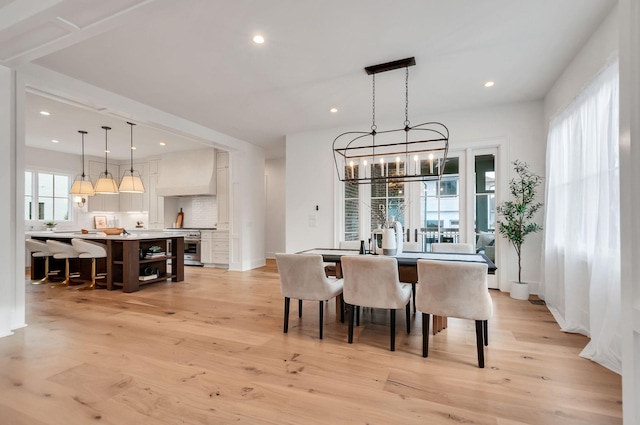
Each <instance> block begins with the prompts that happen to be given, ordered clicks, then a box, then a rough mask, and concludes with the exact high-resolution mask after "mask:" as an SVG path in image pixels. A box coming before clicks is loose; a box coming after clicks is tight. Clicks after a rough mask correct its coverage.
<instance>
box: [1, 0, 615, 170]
mask: <svg viewBox="0 0 640 425" xmlns="http://www.w3.org/2000/svg"><path fill="white" fill-rule="evenodd" d="M49 3H52V4H53V3H55V6H51V7H44V8H43V10H41V11H40V12H39V13H37V14H36V13H32V15H31V16H28V17H27V18H20V14H19V13H17V12H16V10H17V11H18V12H20V10H19V9H20V8H19V7H18V5H19V2H18V1H10V0H0V16H5V18H0V61H1V63H4V64H5V65H8V66H12V67H20V65H23V64H25V63H29V62H34V63H36V64H38V65H40V66H43V67H46V68H49V69H51V70H55V71H57V72H60V73H63V74H66V75H69V76H71V77H74V78H77V79H79V80H83V81H85V82H88V83H90V84H93V85H95V86H98V87H101V88H104V89H106V90H109V91H112V92H114V93H117V94H120V95H122V96H126V97H128V98H130V99H133V100H135V101H138V102H142V103H144V104H147V105H149V106H152V107H154V108H157V109H159V110H162V111H165V112H168V113H170V114H173V115H175V116H178V117H182V118H185V119H187V120H190V121H192V122H195V123H198V124H200V125H203V126H205V127H208V128H211V129H214V130H216V131H219V132H221V133H224V134H227V135H230V136H233V137H235V138H237V139H241V140H245V141H247V142H250V143H253V144H256V145H260V146H263V147H264V148H265V149H266V151H267V155H268V156H269V157H274V156H280V155H283V152H284V148H283V146H284V138H285V135H286V134H292V133H297V132H301V131H309V130H316V129H323V128H332V127H340V126H347V127H348V126H352V125H358V127H357V128H354V129H357V130H359V129H362V126H363V125H365V126H366V127H364V129H365V130H366V129H367V128H368V126H369V123H370V122H371V112H372V111H371V91H372V90H371V89H372V84H371V83H372V80H371V77H370V76H368V75H367V74H366V73H365V72H364V70H363V68H364V67H365V66H369V65H375V64H379V63H383V62H388V61H392V60H396V59H402V58H406V57H410V56H414V57H415V58H416V63H417V64H416V66H414V67H411V68H410V80H409V93H410V95H409V118H410V119H411V117H412V115H420V117H421V119H423V118H424V117H425V116H428V114H434V113H441V112H448V111H455V110H460V109H469V108H480V107H485V106H492V105H498V104H505V103H511V102H521V101H530V100H538V99H542V98H543V97H544V96H545V94H546V93H547V92H548V90H549V89H550V88H551V86H552V85H553V83H554V81H555V80H556V79H557V78H558V77H559V75H560V74H561V72H562V70H563V69H564V68H565V67H566V66H567V65H568V64H569V62H570V61H571V59H572V58H573V57H574V56H575V55H576V54H577V53H578V51H579V50H580V48H581V47H582V45H584V43H585V42H586V41H587V39H588V38H589V36H590V35H591V34H592V33H593V31H594V30H595V29H596V28H597V26H598V25H599V24H600V23H601V22H602V20H603V19H604V18H605V17H606V16H607V15H608V13H609V12H610V11H611V9H612V8H613V7H614V6H615V4H616V3H617V2H616V1H615V0H535V1H534V0H529V1H524V0H522V1H513V0H484V1H477V0H450V1H439V0H403V1H391V0H377V1H375V2H372V1H370V0H349V1H344V0H323V1H310V0H308V1H304V0H271V1H263V0H234V1H228V0H181V1H172V0H155V1H153V0H146V1H143V0H110V1H109V2H90V1H88V0H61V1H58V2H49ZM10 15H12V16H14V22H13V23H11V22H9V23H6V22H5V21H7V18H6V17H7V16H10ZM9 20H10V19H9ZM36 24H37V25H36ZM34 28H37V29H38V31H36V30H35V29H34ZM56 31H58V32H60V31H61V32H62V33H63V35H61V36H57V35H56V34H57V32H56ZM257 33H260V34H262V35H263V36H264V37H265V39H266V41H265V43H264V44H261V45H258V44H255V43H253V42H252V37H253V36H254V35H255V34H257ZM38 37H40V38H38ZM56 37H57V38H56ZM488 80H491V81H495V86H494V87H492V88H485V87H484V86H483V84H484V83H485V82H486V81H488ZM404 89H405V87H404V72H403V71H393V72H387V73H383V74H378V75H377V77H376V118H377V119H378V120H379V121H384V120H398V123H399V126H400V125H401V124H402V122H403V121H404V94H405V91H404ZM36 98H38V96H29V98H28V99H27V103H28V104H30V103H35V102H37V101H38V100H37V99H36ZM332 107H335V108H337V109H338V112H337V113H330V112H329V109H330V108H332ZM29 109H32V108H31V105H29ZM35 109H37V108H35ZM35 109H33V110H35ZM63 109H64V114H69V115H70V117H68V118H67V121H66V125H68V126H69V127H72V130H70V132H69V133H68V135H67V137H68V138H69V139H70V140H76V139H77V133H75V131H77V130H79V129H80V128H79V126H83V124H84V123H91V125H92V126H93V127H96V126H95V124H96V123H97V121H100V120H92V119H90V118H88V117H87V116H83V115H81V114H80V112H78V111H79V110H80V109H81V108H71V107H69V108H63ZM74 111H75V112H74ZM126 112H127V111H122V113H126ZM74 114H78V115H74ZM48 118H51V117H48ZM56 119H57V118H56ZM34 122H42V120H40V119H39V118H38V119H35V118H28V119H27V125H28V127H29V128H28V129H27V135H28V136H30V135H34V137H35V135H37V137H39V138H41V139H42V140H44V141H46V142H47V143H48V144H49V145H51V142H50V139H51V138H53V136H51V137H50V136H49V135H47V134H44V133H45V130H44V129H42V130H34V129H32V128H31V126H32V123H34ZM120 124H122V125H123V127H124V129H125V130H128V129H127V126H126V124H124V123H120ZM102 125H104V124H102ZM99 127H100V126H99V125H98V126H97V127H96V128H95V129H94V128H89V129H87V130H88V131H90V132H91V130H93V132H92V136H93V135H94V134H95V135H96V136H97V135H98V134H99V133H100V132H101V131H102V130H100V128H99ZM114 127H115V124H114ZM140 130H142V129H140ZM451 130H452V134H455V129H451ZM136 131H138V128H136ZM114 132H115V130H114ZM136 134H137V133H136ZM126 135H127V137H124V136H123V137H124V138H125V139H126V140H128V131H127V133H126ZM114 136H115V135H114ZM74 137H75V139H74ZM153 137H156V139H154V141H153V142H151V141H150V142H149V146H150V147H151V146H153V147H154V148H155V147H157V146H156V145H157V138H158V137H161V136H158V135H154V136H153ZM142 139H143V136H142V134H141V135H140V136H136V140H140V141H141V142H142ZM32 142H33V141H32V140H29V139H28V140H27V143H28V144H30V143H32ZM184 142H185V146H187V145H188V143H187V142H188V140H186V141H184ZM78 143H79V141H78ZM137 143H138V142H136V144H137ZM154 143H155V144H154ZM126 155H128V151H126ZM126 155H125V156H126ZM136 155H137V153H136ZM143 156H146V155H143Z"/></svg>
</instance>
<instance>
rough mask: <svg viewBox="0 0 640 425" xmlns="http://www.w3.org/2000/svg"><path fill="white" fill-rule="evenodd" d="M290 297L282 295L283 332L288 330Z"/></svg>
mask: <svg viewBox="0 0 640 425" xmlns="http://www.w3.org/2000/svg"><path fill="white" fill-rule="evenodd" d="M290 303H291V298H289V297H284V333H287V332H289V305H290Z"/></svg>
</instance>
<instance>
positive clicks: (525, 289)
mask: <svg viewBox="0 0 640 425" xmlns="http://www.w3.org/2000/svg"><path fill="white" fill-rule="evenodd" d="M510 292H511V298H513V299H515V300H528V299H529V284H528V283H518V282H511V291H510Z"/></svg>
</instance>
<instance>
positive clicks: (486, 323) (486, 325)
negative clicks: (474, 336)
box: [482, 320, 489, 347]
mask: <svg viewBox="0 0 640 425" xmlns="http://www.w3.org/2000/svg"><path fill="white" fill-rule="evenodd" d="M482 330H483V331H484V346H485V347H487V346H488V345H489V321H488V320H483V321H482Z"/></svg>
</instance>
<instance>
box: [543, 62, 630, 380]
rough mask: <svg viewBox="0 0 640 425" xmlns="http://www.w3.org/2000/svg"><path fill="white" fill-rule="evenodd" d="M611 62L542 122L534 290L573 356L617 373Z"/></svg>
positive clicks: (614, 83) (614, 70)
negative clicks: (538, 282) (540, 278)
mask: <svg viewBox="0 0 640 425" xmlns="http://www.w3.org/2000/svg"><path fill="white" fill-rule="evenodd" d="M618 115H619V114H618V63H617V62H616V63H614V64H611V65H609V66H608V67H607V68H606V69H605V70H604V71H603V72H602V73H600V74H599V75H598V76H597V77H596V78H595V79H594V81H593V82H591V84H589V86H588V87H586V88H585V89H584V90H583V92H582V93H581V94H580V95H579V96H578V97H577V98H576V99H575V100H574V101H573V102H572V103H571V104H570V105H569V106H568V107H567V108H566V109H565V110H564V111H563V112H562V113H561V114H560V115H559V116H557V117H556V118H554V119H553V120H552V121H551V123H550V126H549V136H548V139H547V177H546V185H547V191H546V194H547V199H546V205H545V211H546V214H545V225H544V229H545V247H544V256H545V258H544V264H545V272H544V283H543V285H542V291H541V292H542V293H541V294H540V295H541V297H542V298H543V299H545V301H546V303H547V306H548V307H549V309H550V310H551V312H552V313H553V315H554V317H555V318H556V320H557V321H558V323H559V324H560V326H561V328H562V330H564V331H567V332H577V333H581V334H584V335H587V336H589V337H590V338H591V341H590V342H589V343H588V344H587V346H586V347H585V348H584V350H583V351H582V353H580V355H581V356H582V357H585V358H588V359H591V360H593V361H595V362H597V363H599V364H601V365H603V366H605V367H607V368H609V369H611V370H613V371H615V372H618V373H620V371H621V334H620V332H619V323H620V304H621V299H620V263H619V259H620V192H619V175H620V167H619V160H618V159H619V155H618Z"/></svg>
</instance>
